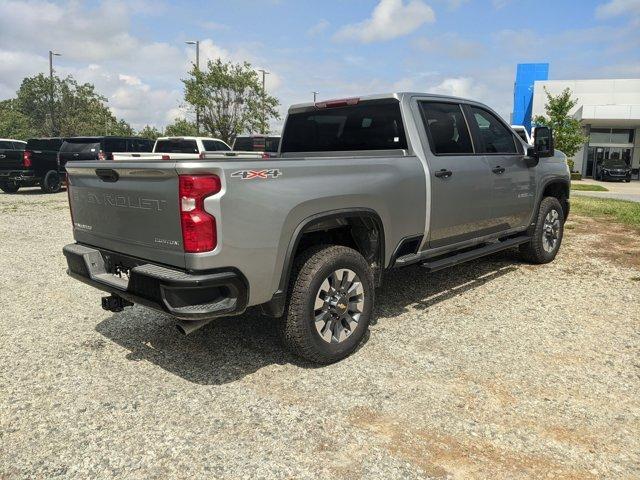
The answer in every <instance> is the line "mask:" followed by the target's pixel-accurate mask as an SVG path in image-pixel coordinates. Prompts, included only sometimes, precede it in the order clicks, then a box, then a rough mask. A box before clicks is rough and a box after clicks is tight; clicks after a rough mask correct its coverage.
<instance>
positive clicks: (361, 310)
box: [283, 245, 374, 364]
mask: <svg viewBox="0 0 640 480" xmlns="http://www.w3.org/2000/svg"><path fill="white" fill-rule="evenodd" d="M373 302H374V285H373V272H372V271H371V268H370V267H369V265H368V264H367V261H366V260H365V259H364V257H363V256H362V255H360V254H359V253H358V252H357V251H355V250H353V249H351V248H348V247H343V246H340V245H332V246H320V247H314V248H312V249H310V250H308V251H306V252H304V253H303V254H302V255H301V257H300V258H298V259H297V261H296V266H295V270H294V272H293V275H292V281H291V285H290V297H289V301H288V304H287V310H286V317H285V319H284V328H283V336H284V342H285V344H286V345H287V347H288V348H289V350H291V351H292V352H293V353H294V354H296V355H298V356H300V357H303V358H305V359H307V360H310V361H311V362H314V363H319V364H329V363H334V362H337V361H338V360H342V359H343V358H345V357H347V356H348V355H350V354H351V353H353V351H354V350H355V349H356V348H357V347H358V345H359V344H360V342H361V341H362V339H363V337H364V335H365V333H366V332H367V330H368V328H369V322H370V319H371V311H372V308H373Z"/></svg>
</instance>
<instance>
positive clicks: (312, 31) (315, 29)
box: [307, 19, 331, 37]
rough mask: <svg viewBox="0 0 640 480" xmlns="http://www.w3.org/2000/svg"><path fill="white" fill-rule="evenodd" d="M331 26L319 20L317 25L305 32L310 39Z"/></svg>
mask: <svg viewBox="0 0 640 480" xmlns="http://www.w3.org/2000/svg"><path fill="white" fill-rule="evenodd" d="M329 25H331V24H330V23H329V22H328V21H327V20H324V19H322V20H320V21H318V23H316V24H315V25H313V26H312V27H311V28H310V29H309V30H307V35H309V36H310V37H315V36H317V35H320V34H321V33H323V32H324V31H325V30H326V29H327V28H329Z"/></svg>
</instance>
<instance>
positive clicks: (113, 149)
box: [0, 135, 280, 193]
mask: <svg viewBox="0 0 640 480" xmlns="http://www.w3.org/2000/svg"><path fill="white" fill-rule="evenodd" d="M279 144H280V137H275V136H266V135H243V136H239V137H237V138H236V140H235V142H234V145H233V148H232V147H230V146H229V145H228V144H227V143H225V142H224V141H222V140H220V139H217V138H209V137H161V138H158V139H157V140H156V141H153V140H151V139H148V138H142V137H118V136H102V137H72V138H61V137H55V138H32V139H29V140H27V141H26V142H25V141H22V140H13V139H0V189H1V190H2V191H3V192H5V193H15V192H17V191H18V190H19V189H20V188H21V187H35V186H40V188H41V189H42V191H43V192H45V193H56V192H59V191H60V189H61V188H62V185H63V182H64V176H65V175H64V174H65V165H66V163H67V162H69V161H82V160H127V159H131V158H132V157H139V156H141V155H142V154H143V153H144V154H145V157H148V156H149V155H148V154H152V155H157V157H158V159H159V160H171V159H172V158H173V159H175V158H179V157H180V156H182V155H193V154H194V153H196V154H198V155H200V156H201V158H207V157H209V156H218V157H219V156H235V155H237V154H238V153H240V152H242V154H243V155H244V156H246V154H249V153H250V154H253V155H254V156H256V157H259V158H264V157H270V156H273V155H275V154H276V153H277V152H278V147H279Z"/></svg>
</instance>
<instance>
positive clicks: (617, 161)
mask: <svg viewBox="0 0 640 480" xmlns="http://www.w3.org/2000/svg"><path fill="white" fill-rule="evenodd" d="M602 166H603V167H606V168H627V167H628V165H627V162H625V161H624V160H623V159H622V158H605V159H604V161H603V162H602Z"/></svg>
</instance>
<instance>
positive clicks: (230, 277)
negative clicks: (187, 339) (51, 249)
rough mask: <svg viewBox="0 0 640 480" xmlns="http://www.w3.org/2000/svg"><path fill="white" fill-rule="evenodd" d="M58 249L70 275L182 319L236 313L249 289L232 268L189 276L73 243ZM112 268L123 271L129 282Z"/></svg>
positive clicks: (243, 308)
mask: <svg viewBox="0 0 640 480" xmlns="http://www.w3.org/2000/svg"><path fill="white" fill-rule="evenodd" d="M62 251H63V253H64V255H65V257H66V259H67V265H68V267H69V268H68V270H67V273H68V274H69V275H70V276H71V277H73V278H75V279H77V280H80V281H81V282H84V283H86V284H88V285H91V286H92V287H95V288H98V289H100V290H103V291H105V292H109V293H112V294H114V295H117V296H119V297H122V298H124V299H125V300H128V301H130V302H133V303H138V304H140V305H145V306H147V307H150V308H154V309H156V310H160V311H163V312H166V313H169V314H171V315H173V316H174V317H176V318H180V319H182V320H204V319H209V318H215V317H220V316H228V315H238V314H240V313H242V312H244V310H245V309H246V308H247V300H248V298H249V287H248V284H247V281H246V279H245V278H244V276H243V275H242V274H241V273H240V272H239V271H237V270H234V269H222V270H219V271H215V272H208V273H203V274H191V273H187V272H184V271H181V270H175V269H172V268H167V267H164V266H161V265H156V264H151V263H146V262H144V261H142V260H140V259H135V258H133V257H127V256H123V255H120V254H118V253H115V252H109V251H106V250H99V249H96V248H92V247H87V246H85V245H81V244H78V243H72V244H69V245H66V246H65V247H64V248H63V250H62ZM117 270H125V271H128V273H129V278H128V279H126V278H122V277H120V276H118V275H116V274H115V272H116V271H117Z"/></svg>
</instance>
